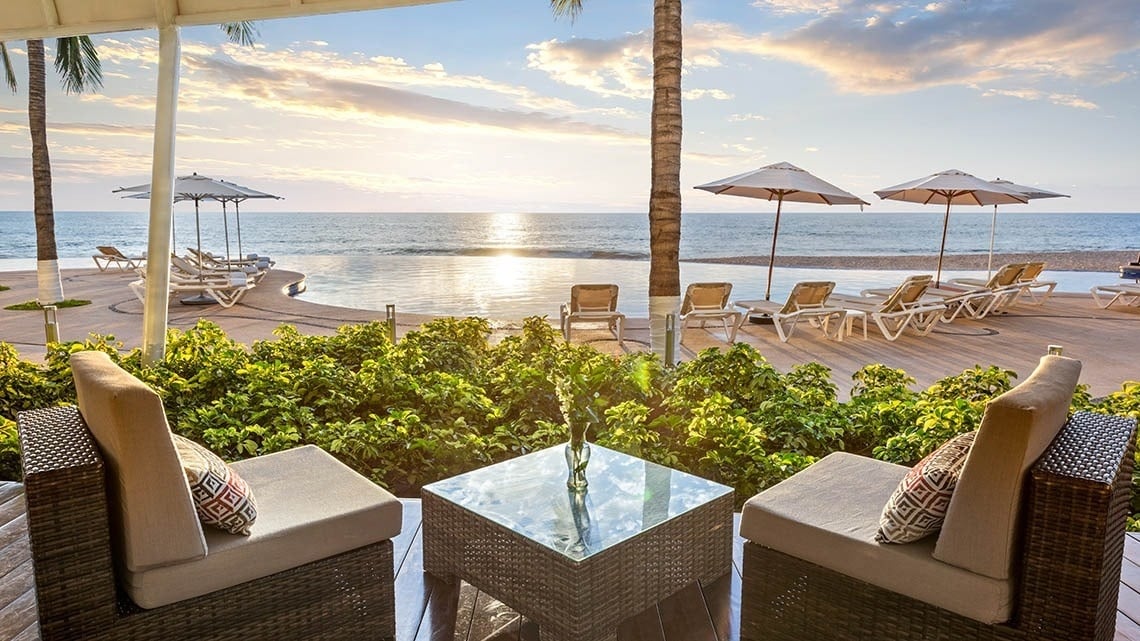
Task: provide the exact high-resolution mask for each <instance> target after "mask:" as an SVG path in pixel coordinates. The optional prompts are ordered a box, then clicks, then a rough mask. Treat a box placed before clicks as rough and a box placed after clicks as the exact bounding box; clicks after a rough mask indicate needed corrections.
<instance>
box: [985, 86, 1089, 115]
mask: <svg viewBox="0 0 1140 641" xmlns="http://www.w3.org/2000/svg"><path fill="white" fill-rule="evenodd" d="M982 95H983V96H986V97H992V96H1003V97H1007V98H1017V99H1019V100H1048V101H1049V102H1051V103H1053V104H1055V105H1061V106H1063V107H1073V108H1074V109H1088V110H1096V109H1100V105H1098V104H1096V103H1095V102H1091V101H1089V100H1085V99H1084V98H1081V97H1080V96H1077V95H1074V94H1067V93H1050V92H1046V91H1041V90H1038V89H987V90H986V91H985V92H984V93H983V94H982Z"/></svg>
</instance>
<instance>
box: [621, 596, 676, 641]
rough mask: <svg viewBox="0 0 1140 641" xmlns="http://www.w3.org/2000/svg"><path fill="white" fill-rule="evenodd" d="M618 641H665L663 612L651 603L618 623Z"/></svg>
mask: <svg viewBox="0 0 1140 641" xmlns="http://www.w3.org/2000/svg"><path fill="white" fill-rule="evenodd" d="M617 638H618V641H665V631H664V630H662V629H661V614H660V613H659V612H658V611H657V606H656V605H651V606H649V607H648V608H646V609H644V610H642V611H641V612H639V613H637V614H635V615H633V616H631V617H629V618H628V619H626V620H625V621H622V622H621V623H620V624H619V625H618V629H617Z"/></svg>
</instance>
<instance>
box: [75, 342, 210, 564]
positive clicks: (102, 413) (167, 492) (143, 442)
mask: <svg viewBox="0 0 1140 641" xmlns="http://www.w3.org/2000/svg"><path fill="white" fill-rule="evenodd" d="M71 373H72V377H73V378H74V380H75V392H76V395H77V397H78V400H79V413H80V414H82V415H83V420H84V421H86V422H87V427H88V428H89V429H90V430H91V434H92V435H93V436H94V437H95V441H96V443H98V444H99V450H100V452H101V453H102V454H103V459H104V461H105V462H106V465H107V488H108V492H109V493H110V499H111V501H110V503H111V505H110V511H111V514H110V516H111V519H112V520H113V521H114V522H115V524H116V526H117V527H116V528H114V529H115V531H117V532H120V533H121V536H120V537H119V540H116V541H115V542H114V543H115V548H116V555H115V558H116V561H117V563H118V564H119V565H120V566H122V567H123V569H125V570H126V571H128V572H142V571H145V570H148V569H150V568H156V567H161V566H164V565H169V564H172V563H182V562H184V561H189V560H192V559H200V558H202V557H203V556H205V555H206V542H205V540H204V539H203V538H202V537H203V535H202V526H201V525H200V524H199V523H198V515H197V514H196V513H195V511H194V501H193V499H192V498H191V497H190V487H189V485H187V483H186V477H185V476H183V474H182V464H181V463H180V462H179V460H178V454H177V452H176V451H175V449H174V442H173V440H172V439H171V435H170V428H169V427H168V426H167V424H166V412H165V411H164V410H163V408H162V400H161V399H160V398H159V397H158V394H156V393H155V392H154V390H152V389H150V388H149V387H147V386H146V385H145V384H143V382H142V381H140V380H138V379H137V378H135V377H134V376H131V375H130V374H128V373H127V372H126V371H124V370H123V369H122V368H120V367H119V366H118V365H116V364H115V363H114V362H112V361H111V359H110V357H109V356H107V355H106V354H104V353H103V352H76V353H75V354H72V355H71Z"/></svg>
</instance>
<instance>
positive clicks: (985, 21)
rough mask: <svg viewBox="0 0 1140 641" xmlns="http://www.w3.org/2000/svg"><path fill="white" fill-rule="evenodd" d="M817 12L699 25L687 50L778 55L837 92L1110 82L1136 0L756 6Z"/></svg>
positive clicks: (1127, 42)
mask: <svg viewBox="0 0 1140 641" xmlns="http://www.w3.org/2000/svg"><path fill="white" fill-rule="evenodd" d="M769 4H774V5H776V6H774V7H772V9H773V10H774V11H775V10H777V9H780V8H789V7H791V8H795V7H802V8H804V9H807V8H814V9H816V13H819V14H821V15H820V17H818V18H816V19H814V20H811V21H810V22H808V23H807V24H805V25H804V26H802V27H800V28H798V29H794V30H792V31H791V32H788V33H786V34H783V35H778V36H771V35H760V36H750V35H748V34H744V33H742V32H741V31H740V30H739V29H738V28H737V27H735V26H733V25H726V24H719V23H718V24H713V23H704V24H701V25H696V26H695V27H694V29H693V30H694V31H696V32H697V33H698V34H700V35H699V36H698V37H696V38H695V42H694V39H689V40H687V42H686V46H694V45H695V46H696V47H697V48H698V49H715V50H720V51H734V52H739V53H748V54H754V55H762V56H776V57H780V58H783V59H786V60H790V61H796V62H799V63H801V64H805V65H808V66H811V67H814V68H816V69H819V70H820V71H822V72H823V73H825V74H827V76H828V77H829V78H831V80H832V82H833V83H834V84H835V85H836V86H837V87H838V88H839V89H841V90H843V91H848V92H855V93H865V94H881V93H901V92H907V91H914V90H917V89H922V88H926V87H933V86H940V85H982V84H988V83H993V82H996V81H999V80H1008V79H1011V78H1018V79H1021V80H1022V81H1025V82H1032V81H1038V80H1043V79H1056V78H1069V79H1075V78H1080V79H1084V80H1091V81H1093V82H1114V81H1117V80H1120V79H1122V78H1124V77H1127V75H1128V73H1127V72H1124V71H1122V70H1120V69H1118V68H1116V67H1115V65H1114V61H1115V59H1116V58H1117V57H1118V56H1121V55H1123V54H1127V53H1130V52H1134V51H1136V50H1138V49H1140V39H1138V38H1137V37H1136V33H1137V26H1138V25H1140V3H1137V2H1135V0H1099V1H1098V2H1071V1H1070V0H1006V1H1004V2H960V1H954V2H949V1H944V2H933V3H921V2H918V3H896V4H884V3H881V2H875V1H872V0H849V1H846V2H836V3H829V2H810V1H809V0H799V1H796V0H779V1H778V2H774V3H772V2H761V3H757V6H762V5H769Z"/></svg>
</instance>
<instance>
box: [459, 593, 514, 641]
mask: <svg viewBox="0 0 1140 641" xmlns="http://www.w3.org/2000/svg"><path fill="white" fill-rule="evenodd" d="M519 619H520V617H519V613H518V612H515V611H514V610H512V609H510V608H509V607H507V606H506V605H505V604H503V603H502V602H500V601H499V600H498V599H495V598H494V597H492V596H490V595H488V594H487V593H485V592H479V596H478V598H477V599H476V601H475V608H474V610H473V611H472V617H471V628H470V630H469V631H468V633H467V641H507V640H508V639H513V640H516V641H517V639H518V638H519V628H520V627H521V622H520V621H519Z"/></svg>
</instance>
